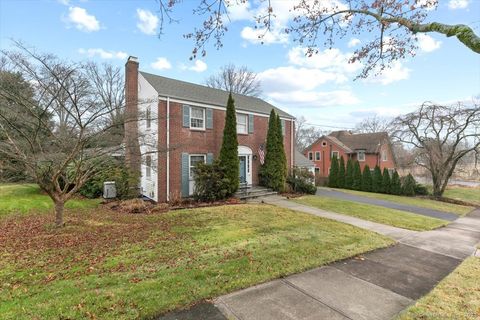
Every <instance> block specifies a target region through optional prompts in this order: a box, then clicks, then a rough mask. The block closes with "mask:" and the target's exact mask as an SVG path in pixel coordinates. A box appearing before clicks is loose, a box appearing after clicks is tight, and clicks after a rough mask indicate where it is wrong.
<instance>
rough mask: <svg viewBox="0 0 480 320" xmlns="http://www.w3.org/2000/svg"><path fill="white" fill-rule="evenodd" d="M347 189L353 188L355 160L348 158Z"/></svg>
mask: <svg viewBox="0 0 480 320" xmlns="http://www.w3.org/2000/svg"><path fill="white" fill-rule="evenodd" d="M345 189H353V161H352V159H348V161H347V172H346V174H345Z"/></svg>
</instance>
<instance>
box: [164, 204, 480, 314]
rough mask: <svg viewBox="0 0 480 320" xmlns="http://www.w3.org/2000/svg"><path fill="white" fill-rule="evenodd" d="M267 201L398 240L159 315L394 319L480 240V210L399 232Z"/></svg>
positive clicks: (468, 254) (466, 254) (471, 251)
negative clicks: (448, 221)
mask: <svg viewBox="0 0 480 320" xmlns="http://www.w3.org/2000/svg"><path fill="white" fill-rule="evenodd" d="M265 201H266V202H269V203H272V204H275V205H278V206H282V207H287V208H292V209H295V210H299V211H303V212H307V213H311V214H315V215H318V216H324V217H328V218H330V219H335V218H341V220H339V221H342V222H346V223H350V224H353V225H357V226H361V227H363V228H365V229H369V230H373V231H376V232H379V233H382V234H388V235H391V236H392V235H393V236H394V237H395V238H396V239H399V243H398V244H397V245H395V246H393V247H389V248H385V249H380V250H376V251H373V252H371V253H367V254H365V255H363V256H359V257H355V258H351V259H348V260H344V261H340V262H336V263H333V264H330V265H328V266H324V267H320V268H317V269H313V270H310V271H307V272H303V273H299V274H296V275H292V276H289V277H286V278H282V279H277V280H274V281H270V282H267V283H264V284H261V285H258V286H254V287H251V288H247V289H244V290H240V291H237V292H233V293H231V294H228V295H225V296H221V297H219V298H217V299H216V300H215V302H214V304H210V305H208V306H205V304H200V305H198V306H195V307H193V308H191V309H190V310H186V311H180V312H173V313H171V314H168V315H166V316H165V317H162V318H159V319H164V320H167V319H178V320H180V319H183V320H186V319H199V320H202V319H241V320H255V319H262V320H269V319H272V320H273V319H275V320H300V319H301V320H314V319H351V320H353V319H379V320H380V319H391V318H392V317H394V316H395V315H396V314H398V313H399V312H400V311H402V310H403V309H405V308H406V307H407V306H409V305H410V304H411V303H413V302H414V300H416V299H418V298H420V297H421V296H423V295H424V294H426V293H427V292H429V291H430V290H431V289H432V288H433V287H435V285H436V284H437V283H438V282H439V281H440V280H442V279H443V278H444V277H445V276H446V275H448V274H449V273H450V272H451V271H453V269H455V267H456V266H457V265H458V264H460V263H461V262H462V261H463V260H464V259H465V258H466V257H468V256H470V255H472V254H473V253H474V252H475V245H476V244H477V243H478V242H480V209H477V210H475V211H474V212H472V213H470V214H468V215H467V216H465V217H461V218H459V219H457V220H456V221H455V222H452V223H451V224H449V225H448V226H447V227H444V228H440V229H437V230H433V231H426V232H407V233H397V231H398V230H394V229H391V228H393V227H389V226H385V228H381V227H380V226H379V224H370V223H369V222H365V223H363V224H362V223H361V219H356V218H353V217H349V218H353V219H352V220H350V221H346V220H345V219H344V218H343V217H345V216H342V215H337V214H334V213H329V212H326V211H323V210H318V209H313V211H312V209H311V208H309V207H308V208H305V206H302V205H298V204H293V205H292V202H290V201H287V200H284V199H282V198H280V197H270V198H266V199H265ZM358 220H360V221H358ZM396 229H398V228H396ZM400 230H402V229H400ZM404 231H405V230H404ZM224 315H225V316H224Z"/></svg>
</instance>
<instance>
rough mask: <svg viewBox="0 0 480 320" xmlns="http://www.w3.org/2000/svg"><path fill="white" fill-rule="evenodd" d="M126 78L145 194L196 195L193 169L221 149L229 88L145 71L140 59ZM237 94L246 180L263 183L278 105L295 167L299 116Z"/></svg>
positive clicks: (133, 161)
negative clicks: (270, 122) (271, 120)
mask: <svg viewBox="0 0 480 320" xmlns="http://www.w3.org/2000/svg"><path fill="white" fill-rule="evenodd" d="M125 77H126V81H125V98H126V111H125V114H126V123H125V150H126V154H125V158H126V162H127V165H129V166H130V167H131V168H132V169H133V170H137V172H140V173H141V182H140V183H141V190H142V193H143V194H144V195H145V196H146V197H148V198H150V199H152V200H154V201H158V202H165V201H171V200H173V199H178V198H180V197H187V196H190V195H192V193H193V188H194V181H193V176H192V173H193V170H192V169H193V167H194V166H195V164H197V163H199V162H207V163H210V162H212V161H213V159H214V158H216V157H217V156H218V155H219V153H220V147H221V144H222V139H223V128H224V125H225V110H226V104H227V99H228V92H227V91H224V90H218V89H213V88H209V87H206V86H202V85H197V84H193V83H188V82H184V81H179V80H175V79H170V78H166V77H161V76H158V75H153V74H149V73H146V72H142V71H139V62H138V60H137V58H135V57H129V58H128V61H127V63H126V65H125ZM233 98H234V100H235V107H236V110H237V133H238V144H239V147H238V156H239V160H240V181H241V182H243V183H246V184H248V185H252V186H255V185H257V184H258V171H259V168H260V165H261V164H260V156H259V150H260V149H261V148H263V147H264V144H265V142H266V136H267V130H268V119H269V114H270V112H271V110H272V109H275V111H276V112H277V113H278V114H279V115H280V118H281V121H282V132H283V137H284V141H283V142H284V146H285V153H286V156H287V163H288V167H289V168H290V167H292V163H293V161H294V158H295V156H294V140H295V139H294V138H295V137H294V132H295V118H294V117H293V116H291V115H289V114H288V113H286V112H284V111H282V110H280V109H278V108H276V107H274V106H272V105H271V104H269V103H267V102H265V101H263V100H261V99H259V98H255V97H249V96H245V95H239V94H233ZM136 119H138V121H135V120H136ZM132 120H133V121H132Z"/></svg>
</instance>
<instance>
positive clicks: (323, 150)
mask: <svg viewBox="0 0 480 320" xmlns="http://www.w3.org/2000/svg"><path fill="white" fill-rule="evenodd" d="M323 142H326V146H323V145H322V144H323ZM380 150H386V151H387V161H382V160H381V153H379V154H371V153H369V154H365V161H359V163H360V168H361V169H362V171H363V168H364V167H365V165H367V164H368V166H369V167H370V169H373V168H375V166H376V165H377V164H379V165H380V169H381V170H383V168H387V169H392V168H395V162H394V161H393V155H392V150H391V148H390V146H389V145H388V144H384V145H382V147H381V149H380ZM317 151H319V152H320V160H318V161H317V160H315V159H316V158H315V152H317ZM332 151H338V153H339V157H343V159H344V160H345V165H346V163H347V160H348V158H349V157H351V158H352V160H357V154H356V153H354V154H350V155H349V154H346V153H345V151H344V150H343V149H342V148H340V147H339V146H338V145H336V144H334V143H332V142H330V140H328V139H320V140H318V141H317V142H315V144H313V145H312V146H311V147H310V149H308V150H305V151H304V155H305V157H307V158H308V153H309V152H313V162H314V163H315V167H316V168H320V173H319V174H318V175H319V176H320V177H328V169H329V168H330V165H331V158H330V154H331V152H332Z"/></svg>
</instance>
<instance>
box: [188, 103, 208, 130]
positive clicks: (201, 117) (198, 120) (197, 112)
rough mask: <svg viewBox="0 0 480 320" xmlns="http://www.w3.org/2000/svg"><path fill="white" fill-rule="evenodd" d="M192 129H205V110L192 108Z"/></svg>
mask: <svg viewBox="0 0 480 320" xmlns="http://www.w3.org/2000/svg"><path fill="white" fill-rule="evenodd" d="M190 128H192V129H205V109H204V108H198V107H190Z"/></svg>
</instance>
